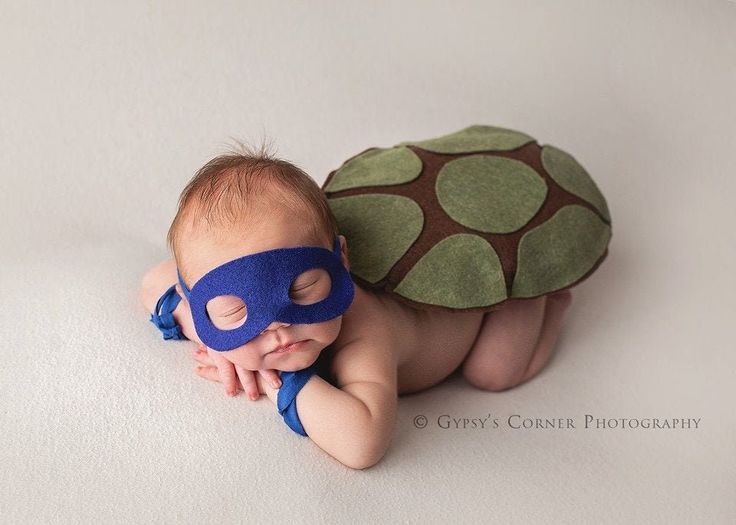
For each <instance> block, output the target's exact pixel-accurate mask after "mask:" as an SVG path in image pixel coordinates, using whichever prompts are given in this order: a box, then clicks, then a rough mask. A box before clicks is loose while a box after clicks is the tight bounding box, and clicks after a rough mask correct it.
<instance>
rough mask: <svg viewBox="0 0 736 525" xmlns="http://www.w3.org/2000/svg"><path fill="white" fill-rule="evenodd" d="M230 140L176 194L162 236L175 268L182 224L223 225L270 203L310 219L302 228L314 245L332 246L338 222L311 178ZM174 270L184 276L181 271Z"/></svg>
mask: <svg viewBox="0 0 736 525" xmlns="http://www.w3.org/2000/svg"><path fill="white" fill-rule="evenodd" d="M235 142H236V143H237V147H232V148H231V150H230V151H227V152H226V153H224V154H222V155H219V156H217V157H215V158H213V159H212V160H210V161H209V162H207V163H206V164H205V165H204V166H202V167H201V168H200V169H199V171H197V173H196V174H195V175H194V177H192V179H191V180H190V181H189V183H188V184H187V185H186V187H185V188H184V190H183V191H182V192H181V195H180V196H179V204H178V210H177V212H176V216H175V217H174V220H173V221H172V223H171V226H170V227H169V232H168V234H167V236H166V243H167V245H168V247H169V249H170V250H171V252H172V254H173V256H174V259H175V260H176V261H177V265H179V263H180V262H181V254H180V251H179V249H180V246H181V244H180V241H181V234H182V230H183V228H182V226H183V224H184V222H185V221H191V224H197V223H199V222H200V221H205V222H206V224H207V225H208V226H209V227H228V226H231V225H234V224H236V223H238V222H240V221H242V220H243V219H245V218H248V217H252V212H255V211H259V210H264V208H263V206H264V205H266V204H267V203H273V202H274V201H275V202H276V203H277V204H278V205H280V206H282V207H285V208H287V209H290V210H292V211H293V212H294V213H301V214H303V213H307V214H308V215H310V216H311V218H312V219H313V220H311V221H308V222H306V223H305V228H306V229H307V231H308V232H309V233H310V234H311V235H312V237H313V238H314V239H315V241H317V242H325V244H326V245H327V246H328V247H330V248H332V242H333V240H334V239H335V237H336V236H337V234H338V229H337V221H336V220H335V216H334V215H333V214H332V210H330V207H329V205H328V204H327V199H326V198H325V195H324V193H323V191H322V189H321V188H320V187H319V186H318V185H317V183H316V182H315V181H314V179H312V178H311V177H310V176H309V175H307V174H306V173H305V172H304V171H303V170H302V169H300V168H299V167H297V166H295V165H294V164H292V163H290V162H288V161H286V160H283V159H278V158H276V157H275V156H274V154H273V153H271V152H270V151H269V149H268V147H267V146H266V145H265V143H262V144H261V146H260V147H259V148H258V149H255V148H253V147H251V146H250V145H248V144H244V143H242V142H240V141H235ZM259 198H261V199H262V201H264V200H265V201H266V202H262V201H258V200H257V199H259ZM179 269H180V271H181V272H182V277H184V270H183V269H182V268H181V267H180V268H179Z"/></svg>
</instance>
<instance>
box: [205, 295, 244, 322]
mask: <svg viewBox="0 0 736 525" xmlns="http://www.w3.org/2000/svg"><path fill="white" fill-rule="evenodd" d="M206 308H207V316H208V317H209V318H210V321H212V324H213V325H215V326H216V327H217V328H219V329H220V330H235V329H236V328H238V327H240V326H243V324H244V323H245V320H246V319H247V318H248V307H247V306H246V304H245V302H244V301H243V300H242V299H241V298H240V297H237V296H235V295H218V296H217V297H213V298H212V299H210V300H209V301H207V306H206Z"/></svg>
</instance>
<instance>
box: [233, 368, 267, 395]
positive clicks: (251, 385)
mask: <svg viewBox="0 0 736 525" xmlns="http://www.w3.org/2000/svg"><path fill="white" fill-rule="evenodd" d="M235 372H237V374H238V377H239V378H240V384H241V385H243V390H245V394H246V395H247V396H248V397H249V398H250V399H251V400H252V401H255V400H256V399H258V398H259V397H261V393H260V392H259V391H258V384H257V383H256V376H255V374H254V373H253V372H252V371H251V370H246V369H245V368H243V367H242V366H238V365H235Z"/></svg>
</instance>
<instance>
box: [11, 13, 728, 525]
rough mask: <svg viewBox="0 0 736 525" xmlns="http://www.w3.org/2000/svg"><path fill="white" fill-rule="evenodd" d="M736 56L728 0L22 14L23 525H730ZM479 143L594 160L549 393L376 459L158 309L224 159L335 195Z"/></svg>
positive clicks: (443, 407)
mask: <svg viewBox="0 0 736 525" xmlns="http://www.w3.org/2000/svg"><path fill="white" fill-rule="evenodd" d="M735 35H736V4H735V3H733V2H728V1H725V0H724V1H717V0H711V1H689V2H687V1H677V2H674V1H665V0H656V1H650V2H639V1H635V0H626V1H619V2H603V1H600V2H599V1H594V2H591V1H583V0H560V1H557V2H542V1H529V2H517V1H490V2H480V1H478V2H470V1H460V2H451V3H448V2H420V1H405V2H371V3H367V2H357V1H340V2H338V1H335V2H309V3H308V2H279V3H270V2H255V1H253V2H234V1H224V0H223V1H211V2H206V3H205V2H194V1H186V2H183V1H181V2H173V1H165V2H141V1H131V2H124V3H123V2H91V1H80V0H76V1H73V2H69V1H60V2H51V1H46V2H19V1H16V2H13V1H2V2H0V71H2V80H0V187H1V188H2V191H0V210H1V211H0V213H1V217H2V228H0V265H1V266H0V269H1V272H0V290H1V292H0V300H1V301H2V306H1V307H0V334H1V335H2V341H3V345H2V346H1V347H0V425H1V428H2V430H1V431H0V522H3V523H91V522H94V523H143V522H146V523H151V522H157V523H159V522H160V523H182V522H184V523H188V522H191V523H241V522H251V521H252V522H258V523H260V522H276V521H282V520H293V521H295V522H299V523H313V522H328V523H343V522H345V521H348V520H349V521H353V522H359V523H361V522H366V523H367V522H370V523H373V522H376V521H378V522H386V521H391V522H405V523H414V522H417V523H418V522H443V523H444V522H454V521H464V522H471V523H472V522H488V521H489V520H498V521H499V522H502V523H547V522H550V521H551V522H563V521H564V522H566V523H573V522H579V523H590V522H592V521H595V522H603V523H621V522H624V521H633V522H638V523H644V522H646V523H673V522H674V523H685V522H708V523H726V522H731V523H732V522H734V520H735V519H736V503H735V501H736V500H735V499H734V497H733V496H734V493H733V491H734V487H736V448H735V447H734V444H735V443H736V417H735V416H734V409H733V400H734V394H735V393H736V388H735V387H734V380H735V379H736V373H735V370H736V354H735V353H734V343H733V335H732V331H731V330H727V327H728V326H732V325H733V318H734V313H736V299H734V291H736V286H735V284H736V283H735V279H734V273H733V271H734V268H735V267H736V254H735V251H736V242H734V241H735V240H736V239H735V237H734V233H733V224H735V223H736V214H735V213H734V208H733V205H732V199H733V198H734V195H735V194H736V183H734V178H735V174H736V160H734V159H735V154H734V152H735V150H736V97H734V93H736V36H735ZM470 124H491V125H498V126H504V127H509V128H513V129H519V130H521V131H524V132H527V133H529V134H531V135H532V136H534V137H536V138H537V139H538V140H539V141H540V143H542V144H544V143H550V144H554V145H557V146H559V147H561V148H563V149H566V150H568V151H570V152H571V153H572V154H573V155H575V157H576V158H577V159H578V160H579V161H580V162H581V163H582V164H583V165H584V166H585V167H586V168H587V169H588V170H589V171H590V173H591V174H592V175H593V177H594V178H595V180H596V181H597V183H598V184H599V186H600V188H601V189H602V191H603V192H604V194H605V195H606V197H607V199H608V203H609V206H610V209H611V213H612V216H613V239H612V243H611V246H610V255H609V257H608V259H607V260H606V261H605V262H604V263H603V265H602V266H601V267H600V269H599V270H598V271H597V272H596V273H595V275H593V276H592V277H591V278H590V279H589V280H588V281H586V282H585V283H584V284H583V285H581V286H580V287H578V288H576V289H575V292H574V302H573V305H572V307H571V309H570V311H569V316H568V317H567V319H566V322H565V325H564V329H563V334H562V336H561V339H560V341H559V345H558V350H557V353H556V355H555V356H554V358H553V359H552V361H551V362H550V363H549V365H548V367H547V368H546V369H545V370H544V371H543V373H542V374H541V375H539V376H538V377H536V378H535V379H533V380H532V381H530V382H528V383H526V384H524V385H522V386H520V387H517V388H515V389H512V390H510V391H507V392H503V393H490V392H482V391H479V390H475V389H473V388H472V387H470V386H469V385H468V384H466V383H465V382H464V381H463V380H462V378H461V377H459V376H457V375H455V376H453V377H451V378H450V379H449V380H448V381H447V382H445V383H443V384H442V385H440V386H438V387H436V388H433V389H431V390H428V391H425V392H422V393H419V394H416V395H412V396H407V397H403V398H401V400H400V409H399V417H398V423H397V427H396V430H395V435H394V439H393V442H392V446H391V448H390V450H389V452H388V453H387V455H386V456H385V457H384V459H383V460H382V461H381V462H380V463H379V464H378V465H376V466H375V467H373V468H370V469H367V470H364V471H353V470H350V469H347V468H345V467H344V466H342V465H341V464H339V463H338V462H336V461H335V460H333V459H332V458H330V457H329V456H327V455H326V454H325V453H324V452H322V451H321V450H320V449H319V448H318V447H317V446H316V445H314V443H312V442H311V441H309V440H308V439H307V438H302V437H300V436H298V435H296V434H295V433H293V432H292V431H290V430H289V429H288V428H287V427H286V426H285V424H284V423H283V421H281V419H280V418H279V417H278V414H277V413H276V410H275V408H274V407H273V405H271V404H270V402H269V401H268V400H267V399H265V398H263V399H262V400H260V401H259V402H257V403H251V402H249V401H247V400H246V399H245V398H244V397H243V396H238V397H236V398H232V399H231V398H227V397H226V396H225V395H224V394H223V392H222V389H221V388H220V386H219V385H215V384H213V383H210V382H208V381H206V380H203V379H200V378H198V377H196V376H195V374H194V373H193V368H194V366H195V362H194V361H193V360H192V358H191V357H190V350H191V346H192V344H191V343H189V342H164V341H162V340H161V335H160V333H159V332H158V331H157V330H156V329H155V328H154V327H153V325H151V324H150V323H149V322H148V314H147V313H146V312H145V311H144V310H143V308H142V307H141V306H140V305H139V304H138V303H137V301H136V290H137V287H138V284H139V282H140V278H141V276H142V275H143V273H144V272H145V270H146V269H147V268H149V267H150V266H151V265H153V264H155V263H156V262H158V261H159V260H161V259H163V258H164V257H167V252H166V249H165V243H164V237H165V234H166V230H167V228H168V225H169V222H170V221H171V219H172V217H173V213H174V211H175V206H176V199H177V196H178V194H179V192H180V191H181V189H182V188H183V186H184V184H185V183H186V182H187V181H188V180H189V178H190V177H191V176H192V174H193V173H194V171H195V170H196V169H197V168H198V167H200V166H201V165H202V164H203V163H204V162H205V161H207V160H208V159H209V158H211V157H212V156H214V155H216V154H218V153H220V152H222V150H223V149H224V147H225V146H226V145H227V143H228V142H229V140H230V137H233V138H237V139H243V140H249V141H252V142H259V141H260V140H261V138H262V137H264V136H265V137H267V138H268V139H271V140H273V142H274V144H275V146H276V147H277V150H278V154H279V155H280V156H282V157H284V158H287V159H288V160H291V161H292V162H295V163H297V164H298V165H300V166H301V167H303V168H304V169H306V170H307V171H308V172H309V173H310V174H312V176H313V177H314V178H315V179H316V180H317V181H318V182H319V183H321V182H322V181H324V179H325V177H326V176H327V174H328V173H329V171H330V170H332V169H335V168H336V167H338V166H339V165H340V164H341V163H342V161H343V160H344V159H346V158H347V157H349V156H351V155H354V154H355V153H357V152H359V151H362V150H363V149H365V148H367V147H369V146H390V145H393V144H396V143H398V142H401V141H404V140H410V139H421V138H428V137H433V136H437V135H441V134H444V133H448V132H451V131H455V130H457V129H460V128H462V127H465V126H467V125H470ZM444 414H447V415H450V416H452V417H456V418H464V417H465V418H483V417H487V416H488V415H490V416H491V417H492V418H497V419H498V420H499V423H500V426H499V428H496V429H485V430H478V429H465V430H463V429H456V428H450V429H444V428H441V427H440V426H439V425H438V424H437V418H438V417H440V416H442V415H444ZM514 414H518V415H521V416H524V417H532V418H535V417H540V418H558V417H562V418H573V419H574V420H575V422H576V428H575V429H574V430H572V429H571V430H541V429H527V430H524V429H513V428H510V427H509V426H508V425H507V424H506V422H507V420H508V418H509V416H512V415H514ZM586 414H590V415H592V416H594V417H599V418H638V419H644V418H661V419H666V418H695V419H699V424H698V428H697V429H696V428H691V429H689V430H672V429H648V430H643V429H627V430H621V429H595V428H587V429H586V428H585V427H584V417H585V415H586ZM418 415H425V416H426V417H427V418H428V420H429V423H430V424H429V425H428V427H427V428H424V429H419V428H416V427H415V426H414V418H415V417H416V416H418Z"/></svg>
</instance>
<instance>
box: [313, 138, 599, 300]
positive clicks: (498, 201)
mask: <svg viewBox="0 0 736 525" xmlns="http://www.w3.org/2000/svg"><path fill="white" fill-rule="evenodd" d="M323 190H324V191H325V194H326V196H327V198H328V202H329V204H330V207H331V208H332V211H333V212H334V213H335V217H336V218H337V221H338V226H339V229H340V233H341V234H342V235H344V236H345V237H346V239H347V242H348V248H349V258H350V271H351V274H352V276H353V278H354V279H355V280H356V282H357V283H358V284H360V285H361V286H363V287H365V288H367V289H372V290H382V291H384V292H386V293H389V294H392V295H393V296H394V297H395V298H396V299H398V300H400V301H402V302H404V303H406V304H409V305H411V306H413V307H415V308H418V309H423V310H436V309H440V310H449V311H467V312H470V311H473V312H485V311H490V310H493V309H496V308H497V307H499V306H500V305H502V304H503V303H504V302H505V301H507V300H509V299H517V298H532V297H538V296H541V295H545V294H548V293H551V292H555V291H559V290H563V289H566V288H570V287H572V286H575V285H576V284H578V283H579V282H581V281H583V280H584V279H586V278H587V277H588V276H590V275H591V274H592V273H593V272H594V271H595V270H596V268H597V267H598V266H599V265H600V263H601V262H602V261H603V260H604V259H605V257H606V255H607V254H608V244H609V242H610V238H611V235H612V231H611V217H610V213H609V210H608V206H607V203H606V200H605V198H604V197H603V195H602V194H601V192H600V191H599V189H598V187H597V185H596V184H595V182H594V181H593V180H592V178H591V177H590V175H589V174H588V173H587V172H586V171H585V169H584V168H583V167H582V166H581V165H580V164H579V163H578V162H577V161H576V160H575V159H574V158H573V157H572V156H571V155H569V154H568V153H566V152H564V151H562V150H560V149H558V148H555V147H554V146H549V145H546V146H544V147H542V146H540V145H539V144H537V142H536V141H535V140H534V139H533V138H532V137H530V136H529V135H526V134H524V133H520V132H518V131H514V130H509V129H506V128H499V127H494V126H483V125H475V126H469V127H467V128H464V129H462V130H459V131H457V132H455V133H451V134H448V135H444V136H442V137H437V138H434V139H427V140H422V141H410V142H402V143H400V144H398V145H396V146H393V147H391V148H369V149H366V150H364V151H362V152H361V153H359V154H357V155H355V156H353V157H351V158H349V159H348V160H346V161H345V162H344V163H343V164H342V166H340V168H338V169H337V170H335V171H333V172H331V173H330V174H329V176H328V177H327V180H326V181H325V183H324V185H323Z"/></svg>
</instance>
